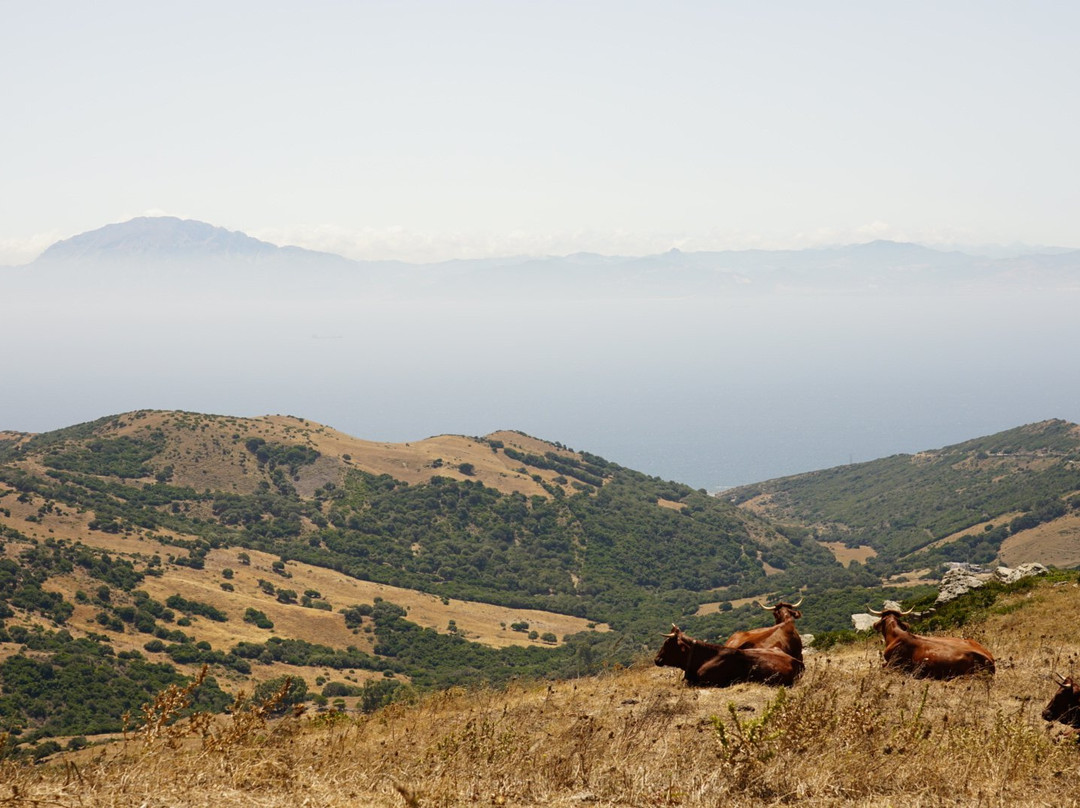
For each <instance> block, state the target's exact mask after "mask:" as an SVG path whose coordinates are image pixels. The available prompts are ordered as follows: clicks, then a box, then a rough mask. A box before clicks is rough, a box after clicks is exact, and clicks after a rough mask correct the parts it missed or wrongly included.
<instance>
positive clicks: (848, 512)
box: [726, 421, 1080, 575]
mask: <svg viewBox="0 0 1080 808" xmlns="http://www.w3.org/2000/svg"><path fill="white" fill-rule="evenodd" d="M1077 491H1080V438H1078V437H1077V436H1076V434H1075V430H1074V429H1073V428H1072V425H1071V424H1068V423H1067V422H1064V421H1047V422H1044V423H1041V424H1034V425H1031V426H1026V427H1020V428H1018V429H1013V430H1009V431H1007V432H1002V433H999V434H997V435H991V436H990V437H987V438H980V439H978V440H972V441H967V442H965V443H960V444H957V445H955V446H949V447H946V448H944V449H941V450H940V451H937V452H927V453H923V454H920V455H916V456H910V455H896V456H894V457H888V458H884V459H882V460H874V461H871V462H869V463H859V464H855V465H851V466H841V467H838V468H833V469H827V470H825V471H818V472H812V473H809V474H801V475H798V476H794V477H785V478H782V479H779V480H770V481H768V482H765V483H759V484H757V485H751V486H744V487H741V488H737V489H733V490H731V491H729V492H726V497H727V498H729V499H730V500H731V501H733V502H736V503H741V502H745V501H747V500H749V499H751V498H753V497H757V496H760V495H768V496H769V497H770V498H771V501H772V503H773V506H774V507H775V516H776V517H778V518H779V519H781V520H784V521H786V522H788V523H789V524H791V525H792V526H793V527H794V529H801V530H803V531H805V532H806V533H807V535H809V536H812V537H813V538H815V539H820V540H823V541H842V542H844V543H846V544H847V545H848V546H852V547H854V546H858V545H869V546H871V547H873V548H874V549H875V550H877V552H878V554H879V555H878V557H877V558H875V559H873V560H872V561H871V562H869V564H868V567H869V568H870V570H871V571H872V572H873V573H874V574H875V575H884V574H889V573H892V572H898V571H901V570H902V569H911V568H915V567H919V566H934V565H935V564H940V563H942V562H944V561H970V562H973V563H987V562H989V561H992V560H993V559H994V558H995V557H996V555H997V552H998V550H999V549H1000V547H1001V543H1002V542H1003V541H1004V540H1005V539H1006V538H1007V537H1008V536H1009V535H1010V533H1012V532H1014V531H1016V530H1021V529H1025V528H1029V527H1032V526H1034V525H1036V524H1038V523H1039V522H1042V521H1049V520H1050V519H1053V518H1056V517H1058V516H1061V515H1062V514H1064V513H1065V512H1066V511H1067V510H1068V509H1070V508H1072V509H1075V508H1076V507H1077V505H1078V504H1080V502H1078V499H1077V497H1076V496H1075V495H1076V492H1077ZM1013 512H1022V513H1023V516H1022V517H1021V518H1020V519H1019V520H1017V519H1012V518H1010V519H1007V520H1002V521H1001V522H997V523H992V524H990V525H988V526H987V528H986V530H984V531H983V532H982V533H979V534H976V535H972V536H968V537H965V538H963V539H961V540H959V541H957V542H955V543H949V544H946V545H943V546H941V547H937V548H929V547H928V545H930V544H932V543H934V542H935V541H937V540H938V539H942V538H945V537H946V536H949V535H951V534H953V533H956V532H957V531H960V530H963V529H965V528H968V527H971V526H973V525H977V524H981V523H985V522H989V521H990V520H997V519H1001V518H1002V517H1003V515H1005V514H1010V513H1013Z"/></svg>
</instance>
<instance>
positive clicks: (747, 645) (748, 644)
mask: <svg viewBox="0 0 1080 808" xmlns="http://www.w3.org/2000/svg"><path fill="white" fill-rule="evenodd" d="M756 647H757V646H756V645H754V641H753V640H747V641H746V642H744V643H743V644H742V645H740V646H739V650H740V651H745V650H746V649H747V648H756Z"/></svg>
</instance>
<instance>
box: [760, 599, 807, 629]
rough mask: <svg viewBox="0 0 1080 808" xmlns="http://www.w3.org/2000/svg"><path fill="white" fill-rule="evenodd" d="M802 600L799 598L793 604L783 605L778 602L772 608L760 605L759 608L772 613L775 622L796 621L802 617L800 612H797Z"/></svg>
mask: <svg viewBox="0 0 1080 808" xmlns="http://www.w3.org/2000/svg"><path fill="white" fill-rule="evenodd" d="M802 602H803V598H799V599H798V600H797V601H795V602H794V603H785V602H783V601H780V602H778V603H776V604H774V605H773V606H769V605H768V604H765V603H762V604H760V606H761V608H762V609H764V610H765V611H767V612H772V613H773V617H774V618H775V619H776V622H777V623H778V624H779V623H783V622H785V621H787V620H798V619H799V618H800V617H802V612H800V611H799V606H800V605H802Z"/></svg>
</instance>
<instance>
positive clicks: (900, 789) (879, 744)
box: [0, 583, 1080, 808]
mask: <svg viewBox="0 0 1080 808" xmlns="http://www.w3.org/2000/svg"><path fill="white" fill-rule="evenodd" d="M1078 607H1080V587H1077V586H1076V585H1075V584H1072V583H1066V584H1059V585H1057V586H1050V585H1043V586H1040V587H1038V588H1036V589H1035V590H1034V591H1032V592H1029V593H1024V594H1017V595H1012V596H1009V598H1008V599H1006V600H1004V601H1001V602H1000V603H999V604H998V607H997V609H996V613H995V614H994V615H993V616H991V617H990V618H989V619H988V620H987V621H986V622H985V623H982V624H979V625H974V626H968V627H966V629H965V631H964V632H962V633H964V634H965V635H966V636H974V637H976V638H977V639H979V640H980V641H983V642H985V643H986V644H987V645H988V646H989V647H990V648H991V649H992V650H993V651H994V652H995V655H996V656H997V658H998V663H999V664H998V673H997V675H996V676H995V677H993V678H988V679H968V680H957V681H953V682H934V681H922V680H917V679H912V678H910V677H908V676H905V675H903V674H898V673H892V672H885V671H883V670H882V669H881V667H880V640H878V639H876V638H871V639H868V640H867V641H866V642H863V643H861V644H857V645H855V646H848V647H844V648H841V649H838V650H835V651H830V652H827V653H817V654H812V655H810V656H808V658H807V672H806V674H805V675H804V677H803V678H802V680H801V681H800V682H798V683H797V684H796V685H795V686H794V687H793V688H791V689H790V690H787V691H784V690H776V689H771V688H766V687H762V686H758V685H737V686H735V687H731V688H727V689H689V688H687V687H686V686H685V685H684V684H683V683H682V682H681V674H680V673H679V672H677V671H674V670H672V669H667V668H665V669H659V668H655V667H653V666H652V665H651V664H650V661H649V659H648V655H647V654H646V653H645V652H643V657H642V661H641V663H640V664H638V665H636V666H634V667H632V668H631V669H628V670H613V671H610V672H608V673H607V674H605V675H601V676H598V677H593V678H588V679H581V680H577V681H567V682H558V683H552V684H550V685H548V684H518V685H515V686H513V687H511V688H510V689H508V690H505V691H498V692H492V691H484V690H477V691H465V690H454V691H448V692H445V693H441V694H437V695H432V696H428V697H426V698H424V699H423V700H421V701H419V702H417V703H413V704H397V705H392V706H390V707H388V708H385V709H383V710H381V711H379V712H377V713H374V714H372V715H369V716H361V717H353V716H343V715H338V714H323V715H319V716H313V717H312V716H300V717H289V718H285V719H278V720H272V721H267V720H266V719H265V718H264V717H263V716H261V715H259V714H258V713H255V714H252V713H243V712H241V713H237V714H236V715H234V716H233V717H228V718H222V719H215V720H207V721H202V722H179V723H177V724H175V725H172V726H171V727H170V726H165V725H164V724H163V723H162V722H161V721H160V720H159V719H160V718H161V717H163V716H167V715H168V714H169V713H170V710H171V707H170V706H169V704H168V703H167V702H168V699H161V700H159V704H158V705H157V707H156V708H155V709H152V710H150V711H149V713H148V715H147V718H149V719H151V720H150V721H149V724H148V726H147V728H146V729H143V730H141V731H136V732H133V733H132V734H131V735H130V736H129V738H128V740H126V741H124V742H120V743H114V744H110V745H105V746H100V747H94V748H90V749H87V750H83V751H81V752H79V753H71V754H69V755H67V756H58V757H54V758H53V759H52V760H50V761H49V762H47V763H46V764H44V765H39V766H36V767H33V766H29V765H26V766H19V767H16V766H14V765H11V764H9V765H8V766H7V768H6V769H4V770H2V771H0V805H18V806H24V805H25V806H30V805H34V806H46V805H48V806H147V808H151V807H152V806H245V807H247V806H265V807H266V808H271V807H273V808H276V807H277V806H282V807H284V806H290V808H291V807H292V806H304V805H306V806H325V807H326V808H343V807H344V806H368V805H371V806H395V807H398V806H437V805H442V806H459V805H462V806H463V805H548V806H593V805H596V806H614V805H633V806H688V807H690V806H710V807H711V806H717V805H725V806H736V808H737V807H738V806H763V805H811V806H818V805H821V806H867V807H870V806H873V807H874V808H877V807H878V806H880V807H881V808H884V806H916V807H918V806H941V805H960V806H975V805H980V806H998V805H1000V806H1013V805H1019V806H1075V805H1080V747H1078V746H1077V743H1076V742H1075V740H1074V739H1073V738H1072V737H1071V736H1070V735H1069V733H1068V732H1067V731H1066V730H1065V729H1064V728H1062V727H1060V726H1056V725H1055V726H1051V725H1048V724H1046V722H1044V721H1043V720H1042V718H1041V717H1040V716H1039V713H1040V711H1041V709H1042V707H1043V705H1044V704H1045V703H1046V701H1047V700H1048V699H1049V697H1050V695H1051V694H1052V692H1053V690H1054V685H1053V684H1052V683H1051V682H1050V680H1049V678H1048V677H1049V674H1050V673H1051V672H1053V671H1057V672H1061V673H1070V672H1073V673H1080V635H1077V633H1076V631H1075V622H1074V618H1073V615H1074V614H1075V612H1076V611H1077V608H1078Z"/></svg>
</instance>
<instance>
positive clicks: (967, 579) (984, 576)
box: [934, 563, 992, 603]
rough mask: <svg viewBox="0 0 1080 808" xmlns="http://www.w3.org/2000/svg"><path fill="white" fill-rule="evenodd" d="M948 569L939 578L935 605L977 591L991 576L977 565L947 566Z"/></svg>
mask: <svg viewBox="0 0 1080 808" xmlns="http://www.w3.org/2000/svg"><path fill="white" fill-rule="evenodd" d="M947 566H948V569H947V570H946V571H945V574H944V575H943V576H942V577H941V588H940V589H939V590H938V596H937V600H936V601H934V602H935V603H948V602H949V601H950V600H956V598H958V597H960V596H961V595H963V594H964V593H965V592H970V591H971V590H972V589H977V588H979V587H980V586H982V585H983V584H985V583H986V582H987V581H988V580H989V579H990V578H991V577H992V576H991V574H990V573H988V572H986V571H985V570H983V568H982V567H980V566H978V565H977V564H956V563H954V564H948V565H947Z"/></svg>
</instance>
